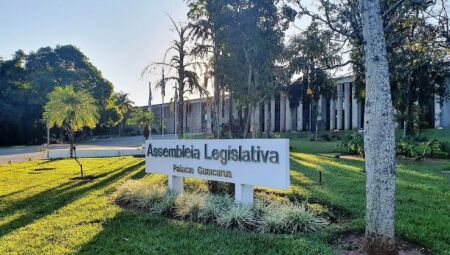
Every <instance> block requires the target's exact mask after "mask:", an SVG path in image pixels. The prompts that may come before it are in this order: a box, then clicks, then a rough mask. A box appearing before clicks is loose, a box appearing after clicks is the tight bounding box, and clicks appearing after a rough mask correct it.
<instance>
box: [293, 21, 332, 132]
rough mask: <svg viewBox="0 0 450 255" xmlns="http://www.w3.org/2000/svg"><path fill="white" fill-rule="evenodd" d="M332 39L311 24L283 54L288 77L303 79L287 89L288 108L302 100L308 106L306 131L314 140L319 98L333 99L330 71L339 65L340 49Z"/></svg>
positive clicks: (327, 32)
mask: <svg viewBox="0 0 450 255" xmlns="http://www.w3.org/2000/svg"><path fill="white" fill-rule="evenodd" d="M333 37H334V34H333V33H332V32H331V31H327V30H324V29H320V27H319V24H318V23H317V22H315V21H313V22H312V23H311V24H310V25H309V26H308V27H307V29H306V30H305V31H304V32H302V33H300V34H298V35H295V36H294V37H293V38H292V39H291V41H290V43H289V45H288V46H287V47H286V50H285V53H284V55H285V61H286V62H288V70H289V72H290V74H291V75H294V74H296V75H301V76H302V78H301V79H300V81H298V82H295V83H294V84H293V85H292V87H290V89H289V97H290V102H291V106H292V107H297V106H298V105H299V101H300V100H304V101H305V102H304V103H305V104H308V103H309V108H310V109H311V111H310V113H311V116H309V131H310V132H311V133H312V134H314V138H317V137H316V136H317V131H318V129H319V122H320V121H319V120H318V116H319V112H318V110H319V107H318V100H319V98H320V95H323V96H327V97H330V96H334V95H333V93H332V91H333V88H334V84H333V80H332V77H331V75H330V74H329V69H330V68H332V67H333V66H335V65H337V64H339V63H340V62H341V57H340V56H339V55H338V54H337V53H338V48H339V45H338V44H336V43H334V42H333ZM294 87H298V88H294Z"/></svg>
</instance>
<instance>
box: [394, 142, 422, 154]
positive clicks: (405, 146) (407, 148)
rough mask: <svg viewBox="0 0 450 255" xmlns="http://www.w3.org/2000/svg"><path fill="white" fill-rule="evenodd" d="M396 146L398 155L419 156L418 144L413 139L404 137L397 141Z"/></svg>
mask: <svg viewBox="0 0 450 255" xmlns="http://www.w3.org/2000/svg"><path fill="white" fill-rule="evenodd" d="M395 147H396V148H395V151H396V153H397V155H403V156H406V157H409V158H413V157H416V156H417V151H416V147H417V144H416V143H415V142H414V141H413V140H412V139H409V138H402V139H400V140H399V141H398V142H397V143H396V145H395Z"/></svg>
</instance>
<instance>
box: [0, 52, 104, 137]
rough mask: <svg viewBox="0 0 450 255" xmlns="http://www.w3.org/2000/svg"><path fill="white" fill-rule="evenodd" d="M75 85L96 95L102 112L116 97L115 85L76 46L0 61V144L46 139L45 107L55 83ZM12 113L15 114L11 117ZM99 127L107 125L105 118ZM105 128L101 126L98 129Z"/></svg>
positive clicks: (31, 53)
mask: <svg viewBox="0 0 450 255" xmlns="http://www.w3.org/2000/svg"><path fill="white" fill-rule="evenodd" d="M69 84H70V85H72V86H73V87H74V88H75V90H77V89H84V90H86V91H87V92H89V94H91V95H92V96H93V98H94V99H95V100H96V104H97V105H98V107H99V112H100V114H101V115H103V114H104V113H105V114H107V113H108V111H106V108H107V106H109V105H111V103H112V102H111V101H112V100H113V97H112V95H113V86H112V84H111V83H110V82H109V81H107V80H106V79H105V78H103V76H102V74H101V72H100V71H99V70H98V69H97V68H96V67H95V66H94V65H93V64H92V63H91V62H90V61H89V59H88V58H87V57H86V56H85V55H84V54H83V53H82V52H81V51H80V50H79V49H78V48H76V47H75V46H72V45H64V46H56V47H55V48H51V47H44V48H40V49H38V50H37V51H35V52H30V53H29V54H25V53H24V52H23V51H20V50H19V51H17V53H16V54H15V55H14V56H13V58H12V59H11V60H6V61H4V62H3V63H1V64H0V104H1V105H2V109H5V111H1V112H0V119H1V120H2V121H0V129H2V130H3V131H4V132H3V133H2V136H1V137H0V144H37V143H42V142H43V141H44V139H45V124H44V123H43V122H42V109H43V106H44V104H45V103H46V98H47V94H48V93H49V92H51V91H52V90H53V89H54V88H55V87H56V86H64V85H69ZM11 116H13V117H11ZM106 119H107V118H101V119H100V121H99V127H101V126H104V125H105V123H102V121H103V120H106ZM98 130H99V131H102V129H101V128H100V129H98Z"/></svg>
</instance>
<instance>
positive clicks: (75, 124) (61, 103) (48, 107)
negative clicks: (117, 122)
mask: <svg viewBox="0 0 450 255" xmlns="http://www.w3.org/2000/svg"><path fill="white" fill-rule="evenodd" d="M43 116H44V119H45V120H46V121H47V123H48V125H49V127H50V128H51V127H54V126H56V127H60V128H63V129H64V130H65V132H66V134H67V136H68V137H69V141H70V157H71V158H73V156H74V153H75V145H74V142H75V132H78V131H80V130H82V129H83V128H84V127H89V128H94V127H95V125H96V124H97V121H98V119H99V114H98V108H97V106H96V101H95V99H94V98H93V97H92V96H91V95H90V94H89V93H88V92H87V91H85V90H78V91H75V89H74V88H73V86H65V87H59V86H57V87H55V89H54V90H53V91H52V92H50V93H49V94H48V102H47V103H46V104H45V106H44V113H43ZM75 159H76V154H75ZM76 160H77V159H76ZM77 162H78V164H79V165H80V176H81V178H84V176H83V166H82V165H81V164H80V162H79V161H78V160H77Z"/></svg>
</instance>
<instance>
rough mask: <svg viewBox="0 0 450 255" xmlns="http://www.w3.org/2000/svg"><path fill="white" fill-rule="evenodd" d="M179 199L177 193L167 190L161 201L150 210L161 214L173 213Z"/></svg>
mask: <svg viewBox="0 0 450 255" xmlns="http://www.w3.org/2000/svg"><path fill="white" fill-rule="evenodd" d="M176 199H177V194H175V193H173V192H171V191H167V192H166V194H165V196H164V197H163V198H162V200H161V201H159V202H157V203H155V205H154V206H153V208H152V209H151V210H150V212H152V213H155V214H159V215H171V213H172V211H173V209H174V207H175V201H176Z"/></svg>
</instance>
